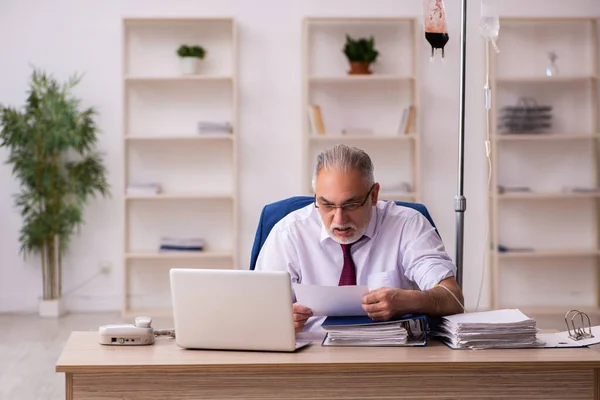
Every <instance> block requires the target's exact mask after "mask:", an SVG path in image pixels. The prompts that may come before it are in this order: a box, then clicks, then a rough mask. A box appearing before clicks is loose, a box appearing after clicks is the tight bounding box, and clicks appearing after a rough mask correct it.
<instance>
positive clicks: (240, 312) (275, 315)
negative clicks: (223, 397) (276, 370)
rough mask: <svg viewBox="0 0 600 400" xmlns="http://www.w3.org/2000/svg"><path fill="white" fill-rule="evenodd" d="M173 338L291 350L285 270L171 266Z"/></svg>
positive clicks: (199, 345) (203, 345)
mask: <svg viewBox="0 0 600 400" xmlns="http://www.w3.org/2000/svg"><path fill="white" fill-rule="evenodd" d="M170 280H171V298H172V301H173V318H174V325H175V341H176V343H177V345H178V346H180V347H183V348H187V349H213V350H257V351H290V352H291V351H295V350H296V349H298V348H301V347H304V346H306V345H307V344H309V343H310V342H306V341H303V342H299V341H298V342H297V341H296V333H295V330H294V319H293V318H294V317H293V311H292V304H293V300H292V299H293V297H292V288H291V281H290V275H289V273H287V272H282V271H277V272H276V271H268V272H267V271H249V270H219V269H189V268H173V269H171V270H170Z"/></svg>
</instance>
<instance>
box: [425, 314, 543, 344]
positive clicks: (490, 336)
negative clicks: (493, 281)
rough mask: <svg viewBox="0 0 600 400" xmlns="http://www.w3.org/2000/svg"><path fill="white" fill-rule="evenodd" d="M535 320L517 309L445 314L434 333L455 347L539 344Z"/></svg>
mask: <svg viewBox="0 0 600 400" xmlns="http://www.w3.org/2000/svg"><path fill="white" fill-rule="evenodd" d="M537 331H538V330H537V328H536V323H535V320H534V319H531V318H529V317H527V316H526V315H525V314H523V313H522V312H521V311H520V310H518V309H503V310H494V311H485V312H475V313H464V314H455V315H450V316H446V317H443V318H442V319H441V323H440V324H437V325H436V326H434V327H433V328H432V332H431V333H432V335H434V336H437V337H439V338H441V340H442V341H443V342H445V343H446V344H447V345H448V346H450V347H452V348H454V349H491V348H523V347H539V346H542V345H543V344H544V343H543V342H541V341H538V339H537V337H536V334H537Z"/></svg>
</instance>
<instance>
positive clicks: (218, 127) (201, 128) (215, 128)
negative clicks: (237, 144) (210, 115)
mask: <svg viewBox="0 0 600 400" xmlns="http://www.w3.org/2000/svg"><path fill="white" fill-rule="evenodd" d="M232 131H233V128H232V126H231V124H230V123H229V122H211V121H200V122H198V133H231V132H232Z"/></svg>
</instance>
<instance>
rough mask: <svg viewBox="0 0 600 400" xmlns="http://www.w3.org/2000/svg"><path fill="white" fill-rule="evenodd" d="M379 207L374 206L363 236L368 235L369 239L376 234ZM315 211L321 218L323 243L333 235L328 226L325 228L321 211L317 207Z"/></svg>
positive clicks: (319, 218)
mask: <svg viewBox="0 0 600 400" xmlns="http://www.w3.org/2000/svg"><path fill="white" fill-rule="evenodd" d="M378 211H379V209H378V208H377V206H373V212H372V214H371V220H370V221H369V226H367V230H366V231H365V233H364V235H363V236H366V237H368V238H369V239H372V238H373V236H374V235H375V230H376V229H377V213H378ZM315 212H316V213H317V218H318V220H319V224H321V237H320V238H319V241H320V242H321V243H323V241H325V240H327V239H330V240H333V239H331V236H329V232H327V228H325V224H324V223H323V220H322V219H321V215H320V214H319V211H317V209H316V208H315Z"/></svg>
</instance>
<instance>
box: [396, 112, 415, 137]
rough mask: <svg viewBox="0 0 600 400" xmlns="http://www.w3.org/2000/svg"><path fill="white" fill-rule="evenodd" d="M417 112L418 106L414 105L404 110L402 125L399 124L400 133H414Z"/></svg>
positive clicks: (401, 119)
mask: <svg viewBox="0 0 600 400" xmlns="http://www.w3.org/2000/svg"><path fill="white" fill-rule="evenodd" d="M416 112H417V110H416V107H415V106H413V105H410V106H408V107H406V108H405V109H404V110H402V117H401V118H400V125H399V126H398V134H409V133H412V129H413V127H414V125H415V114H416Z"/></svg>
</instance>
